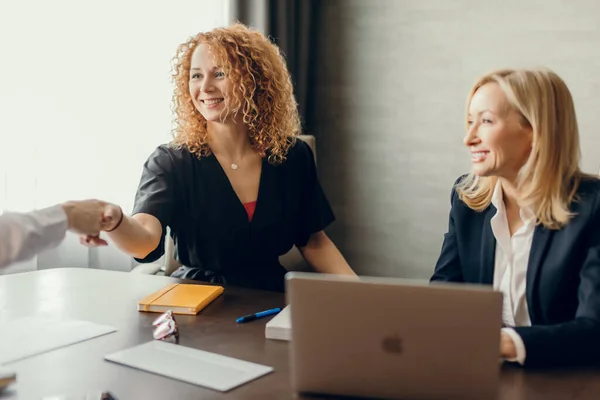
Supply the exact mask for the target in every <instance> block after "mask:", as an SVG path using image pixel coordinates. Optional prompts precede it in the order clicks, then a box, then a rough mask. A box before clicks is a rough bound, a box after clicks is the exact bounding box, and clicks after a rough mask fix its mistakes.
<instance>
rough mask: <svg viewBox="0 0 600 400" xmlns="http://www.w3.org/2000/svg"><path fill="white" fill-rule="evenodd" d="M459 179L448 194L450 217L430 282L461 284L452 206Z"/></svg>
mask: <svg viewBox="0 0 600 400" xmlns="http://www.w3.org/2000/svg"><path fill="white" fill-rule="evenodd" d="M461 179H462V177H461V178H458V180H457V181H456V182H455V183H454V186H452V193H451V194H450V216H449V221H448V232H446V233H445V234H444V242H443V243H442V250H441V252H440V256H439V258H438V261H437V263H436V264H435V270H434V272H433V276H432V277H431V280H430V281H431V282H434V281H441V282H463V276H462V268H461V264H460V257H459V254H458V246H457V245H456V234H455V233H454V211H455V208H454V204H455V203H456V202H457V201H460V200H459V199H458V193H456V185H457V184H458V183H459V182H460V180H461Z"/></svg>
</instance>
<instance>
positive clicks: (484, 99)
mask: <svg viewBox="0 0 600 400" xmlns="http://www.w3.org/2000/svg"><path fill="white" fill-rule="evenodd" d="M532 139H533V131H532V129H531V127H530V126H529V125H528V124H527V123H525V121H524V120H523V118H522V117H521V116H520V115H519V113H518V112H517V111H516V110H514V108H513V107H511V106H510V104H509V102H508V100H507V98H506V95H505V94H504V92H503V91H502V89H501V88H500V86H499V85H498V84H497V83H496V82H489V83H486V84H484V85H483V86H481V87H480V88H479V89H477V91H476V92H475V93H474V94H473V97H472V98H471V101H470V102H469V114H468V131H467V135H466V137H465V140H464V143H465V145H466V146H467V147H468V148H469V150H470V151H471V162H472V164H473V173H474V174H475V175H477V176H498V177H501V178H505V179H508V180H511V181H514V180H515V179H516V177H517V174H518V173H519V170H520V169H521V167H522V166H523V165H524V164H525V162H526V161H527V159H528V157H529V154H530V152H531V146H532Z"/></svg>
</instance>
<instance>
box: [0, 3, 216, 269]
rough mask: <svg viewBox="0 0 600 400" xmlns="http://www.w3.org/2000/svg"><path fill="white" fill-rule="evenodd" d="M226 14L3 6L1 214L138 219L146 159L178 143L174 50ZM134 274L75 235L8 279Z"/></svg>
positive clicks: (171, 6)
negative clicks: (96, 210)
mask: <svg viewBox="0 0 600 400" xmlns="http://www.w3.org/2000/svg"><path fill="white" fill-rule="evenodd" d="M226 15H227V1H226V0H172V1H168V2H166V1H164V2H162V1H161V2H152V1H144V0H104V1H101V2H91V1H85V0H54V1H46V0H18V1H17V0H13V1H9V0H7V1H2V2H0V51H1V52H2V64H1V67H0V211H4V210H11V211H28V210H31V209H34V208H42V207H46V206H49V205H52V204H55V203H59V202H63V201H66V200H76V199H85V198H99V199H103V200H108V201H111V202H115V203H117V204H119V205H121V206H122V207H123V210H125V212H130V211H131V208H132V205H133V198H134V194H135V190H136V187H137V184H138V180H139V177H140V173H141V168H142V165H143V163H144V161H145V160H146V158H147V157H148V155H149V154H150V153H151V152H152V151H153V149H154V148H155V147H156V146H157V145H159V144H161V143H164V142H167V141H169V140H170V138H171V135H170V130H171V119H172V115H171V109H170V100H171V93H172V83H171V81H170V66H171V59H172V57H173V56H174V55H175V50H176V47H177V45H178V44H179V43H181V42H183V41H184V40H186V39H187V38H188V37H189V36H190V35H192V34H195V33H197V32H199V31H204V30H209V29H212V28H213V27H216V26H222V25H224V24H225V22H226V19H227V16H226ZM0 240H1V238H0ZM132 265H133V262H132V259H131V258H130V257H128V256H125V255H124V254H122V253H120V252H119V251H118V250H116V249H115V248H114V246H110V247H108V248H100V249H92V250H89V249H87V248H84V247H83V246H81V245H79V242H78V238H77V237H76V236H75V235H72V234H68V235H67V238H66V240H65V241H64V243H63V244H62V245H61V246H60V247H59V248H57V249H54V250H51V251H49V252H46V253H44V254H41V255H39V256H38V257H37V258H36V259H33V260H31V261H28V262H25V263H21V264H19V265H15V266H12V267H10V268H8V269H6V270H5V271H3V272H4V273H11V272H16V271H26V270H34V269H44V268H56V267H91V268H104V269H116V270H130V269H131V267H132Z"/></svg>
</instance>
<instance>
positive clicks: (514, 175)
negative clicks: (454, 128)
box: [431, 69, 600, 366]
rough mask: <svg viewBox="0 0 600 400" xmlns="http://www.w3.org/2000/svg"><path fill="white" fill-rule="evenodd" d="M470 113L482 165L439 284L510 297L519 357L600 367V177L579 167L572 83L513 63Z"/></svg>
mask: <svg viewBox="0 0 600 400" xmlns="http://www.w3.org/2000/svg"><path fill="white" fill-rule="evenodd" d="M467 108H468V111H467V135H466V137H465V140H464V143H465V145H466V146H467V147H468V149H469V150H470V154H471V161H472V171H471V173H470V174H468V175H467V176H464V177H462V178H459V180H458V181H457V183H456V185H455V187H454V188H453V190H452V195H451V202H452V209H451V212H450V221H449V227H448V232H447V233H446V234H445V236H444V242H443V245H442V250H441V255H440V257H439V260H438V262H437V265H436V267H435V272H434V274H433V276H432V278H431V280H432V281H451V282H470V283H482V284H488V285H493V287H494V288H495V289H496V290H499V291H501V292H502V293H503V295H504V296H503V297H504V304H503V313H502V319H503V325H504V328H502V331H501V343H500V355H501V357H504V358H505V359H506V360H508V361H513V362H518V363H520V364H523V365H525V366H557V365H576V364H589V363H599V362H600V181H599V180H598V179H596V178H595V177H592V176H589V175H586V174H584V173H582V172H581V170H580V168H579V160H580V150H579V132H578V128H577V120H576V116H575V108H574V105H573V99H572V97H571V94H570V92H569V89H568V88H567V86H566V85H565V83H564V82H563V80H562V79H561V78H560V77H558V76H557V75H556V74H555V73H553V72H552V71H549V70H543V69H521V70H501V71H496V72H493V73H490V74H488V75H485V76H483V77H482V78H480V79H479V80H478V81H477V83H476V84H475V85H474V87H473V89H472V90H471V92H470V94H469V96H468V107H467Z"/></svg>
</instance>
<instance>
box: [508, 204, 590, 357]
mask: <svg viewBox="0 0 600 400" xmlns="http://www.w3.org/2000/svg"><path fill="white" fill-rule="evenodd" d="M590 226H591V227H592V229H590V231H591V235H590V238H589V246H588V249H587V252H586V257H585V261H584V263H583V266H582V267H581V272H580V283H579V293H578V297H579V305H578V307H577V311H576V314H575V319H574V320H572V321H568V322H564V323H561V324H555V325H534V326H525V327H516V328H514V330H515V331H517V333H518V334H519V335H520V336H521V339H523V344H524V345H525V366H526V367H539V366H543V367H548V366H551V367H552V366H572V365H575V366H578V365H598V363H599V362H600V229H598V226H600V199H599V198H598V195H596V199H595V204H594V213H593V216H592V221H590Z"/></svg>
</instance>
